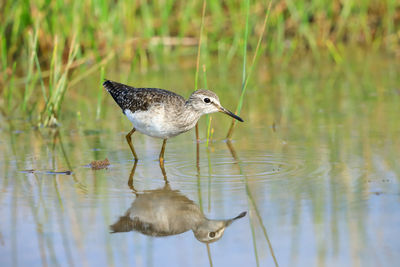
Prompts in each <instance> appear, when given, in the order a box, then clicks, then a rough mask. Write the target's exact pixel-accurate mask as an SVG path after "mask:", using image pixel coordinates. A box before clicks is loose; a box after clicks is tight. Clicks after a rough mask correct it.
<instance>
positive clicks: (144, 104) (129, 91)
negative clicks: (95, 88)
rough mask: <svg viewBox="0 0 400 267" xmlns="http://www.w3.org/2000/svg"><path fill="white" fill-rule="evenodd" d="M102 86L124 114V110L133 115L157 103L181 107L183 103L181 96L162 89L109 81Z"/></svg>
mask: <svg viewBox="0 0 400 267" xmlns="http://www.w3.org/2000/svg"><path fill="white" fill-rule="evenodd" d="M103 86H104V88H106V89H107V91H108V92H109V93H110V95H111V96H112V97H113V98H114V100H115V102H116V103H117V104H118V105H119V106H120V107H121V109H122V112H124V113H125V110H126V109H128V110H130V111H131V112H133V113H134V112H136V111H146V110H148V109H149V108H150V106H151V105H154V104H157V103H158V104H160V103H164V102H176V103H177V104H178V103H179V104H181V105H182V104H184V103H185V99H184V98H183V97H182V96H180V95H178V94H175V93H174V92H171V91H167V90H164V89H159V88H136V87H131V86H128V85H125V84H122V83H117V82H113V81H109V80H107V81H105V82H104V83H103Z"/></svg>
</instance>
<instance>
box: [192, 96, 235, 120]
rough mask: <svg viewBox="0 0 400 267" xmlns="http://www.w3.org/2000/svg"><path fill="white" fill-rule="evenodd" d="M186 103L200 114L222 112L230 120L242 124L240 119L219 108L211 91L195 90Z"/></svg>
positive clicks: (219, 105)
mask: <svg viewBox="0 0 400 267" xmlns="http://www.w3.org/2000/svg"><path fill="white" fill-rule="evenodd" d="M188 103H189V104H190V105H191V106H192V107H193V108H194V109H195V110H196V111H197V112H200V113H201V114H209V113H214V112H222V113H225V114H227V115H229V116H231V117H232V118H235V119H237V120H238V121H241V122H243V120H242V118H240V117H239V116H236V115H235V114H233V113H232V112H230V111H229V110H227V109H226V108H224V107H223V106H221V103H220V102H219V98H218V96H217V95H216V94H215V93H214V92H212V91H209V90H203V89H200V90H196V91H194V92H193V93H192V95H191V96H190V97H189V100H188Z"/></svg>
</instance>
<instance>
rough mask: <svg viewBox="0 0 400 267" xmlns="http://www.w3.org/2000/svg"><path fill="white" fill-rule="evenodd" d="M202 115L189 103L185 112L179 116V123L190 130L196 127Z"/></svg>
mask: <svg viewBox="0 0 400 267" xmlns="http://www.w3.org/2000/svg"><path fill="white" fill-rule="evenodd" d="M201 115H202V113H201V112H199V111H198V110H196V109H195V108H194V107H193V105H192V104H191V103H189V102H188V101H187V102H186V103H185V105H184V106H183V110H181V111H180V112H179V113H178V114H177V122H178V123H179V124H181V125H182V126H184V127H187V129H188V130H189V129H191V128H193V127H194V126H195V125H196V123H197V121H198V120H199V119H200V117H201Z"/></svg>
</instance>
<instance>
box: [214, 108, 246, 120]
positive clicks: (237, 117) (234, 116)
mask: <svg viewBox="0 0 400 267" xmlns="http://www.w3.org/2000/svg"><path fill="white" fill-rule="evenodd" d="M219 111H220V112H223V113H225V114H227V115H229V116H231V117H232V118H234V119H237V120H238V121H241V122H243V120H242V118H240V117H239V116H237V115H235V114H233V113H232V112H230V111H229V110H227V109H226V108H224V107H219Z"/></svg>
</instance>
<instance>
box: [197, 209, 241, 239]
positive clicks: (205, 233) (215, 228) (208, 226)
mask: <svg viewBox="0 0 400 267" xmlns="http://www.w3.org/2000/svg"><path fill="white" fill-rule="evenodd" d="M244 216H246V212H242V213H240V214H239V215H238V216H236V217H235V218H232V219H229V220H207V219H206V220H205V221H204V222H203V223H201V224H200V225H199V226H198V227H197V228H195V229H193V233H194V236H195V237H196V238H197V240H199V241H200V242H203V243H212V242H215V241H217V240H219V239H220V238H221V237H222V235H223V234H224V232H225V229H226V227H228V226H229V225H231V224H232V222H234V221H235V220H237V219H240V218H243V217H244Z"/></svg>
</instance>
